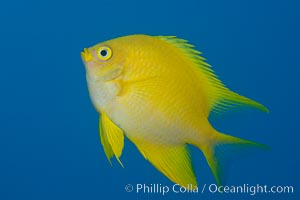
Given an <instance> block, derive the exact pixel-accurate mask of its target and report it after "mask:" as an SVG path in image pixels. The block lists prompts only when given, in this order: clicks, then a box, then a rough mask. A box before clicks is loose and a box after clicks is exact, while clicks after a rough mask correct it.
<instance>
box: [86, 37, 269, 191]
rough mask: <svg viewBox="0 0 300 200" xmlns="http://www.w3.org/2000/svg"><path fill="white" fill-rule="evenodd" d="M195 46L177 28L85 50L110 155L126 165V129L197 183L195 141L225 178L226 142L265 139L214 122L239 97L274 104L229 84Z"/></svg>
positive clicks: (182, 177)
mask: <svg viewBox="0 0 300 200" xmlns="http://www.w3.org/2000/svg"><path fill="white" fill-rule="evenodd" d="M193 47H194V46H193V45H191V44H188V43H187V41H186V40H183V39H179V38H177V37H174V36H149V35H129V36H124V37H120V38H116V39H113V40H109V41H106V42H103V43H99V44H97V45H95V46H93V47H90V48H85V49H84V51H83V52H82V53H81V57H82V60H83V62H84V65H85V69H86V78H87V83H88V89H89V94H90V97H91V100H92V103H93V105H94V107H95V108H96V110H97V111H98V112H99V113H100V122H99V129H100V139H101V143H102V145H103V148H104V151H105V154H106V156H107V158H108V160H109V161H110V159H111V158H112V157H113V156H115V157H116V159H117V160H118V161H119V163H120V164H121V165H122V163H121V161H120V157H121V154H122V149H123V146H124V135H125V136H126V137H127V138H128V139H129V140H130V141H131V142H133V143H134V144H135V145H136V147H137V148H138V150H139V151H140V152H141V154H142V155H143V156H144V157H145V159H147V160H148V161H149V162H150V163H152V164H153V165H154V166H155V167H156V168H157V169H158V170H159V171H160V172H161V173H163V174H164V175H165V176H166V177H168V178H169V179H170V180H171V181H173V182H175V183H178V184H180V185H181V186H188V185H194V186H196V185H197V182H196V178H195V175H194V172H193V167H192V164H191V159H190V154H189V152H188V149H187V144H190V145H194V146H196V147H198V148H199V149H200V150H201V151H202V152H203V154H204V156H205V158H206V160H207V163H208V165H209V167H210V168H211V170H212V173H213V175H214V177H215V179H216V181H217V183H218V184H222V181H223V177H224V175H223V167H224V166H223V165H222V164H223V158H224V154H226V152H223V151H222V150H223V148H222V147H223V146H228V145H227V144H230V145H231V146H236V147H239V146H250V147H251V146H258V147H265V146H264V145H261V144H258V143H254V142H251V141H247V140H243V139H239V138H236V137H232V136H229V135H226V134H223V133H220V132H219V131H217V130H216V129H214V128H213V127H212V126H211V124H210V122H209V120H208V117H209V114H210V113H211V112H212V111H216V112H221V111H223V110H224V109H227V108H231V107H233V106H237V105H242V106H248V107H249V106H250V107H256V108H258V109H260V110H262V111H265V112H268V110H267V108H265V107H264V106H263V105H262V104H260V103H258V102H255V101H253V100H251V99H248V98H246V97H244V96H240V95H239V94H237V93H234V92H232V91H230V90H229V89H228V88H226V86H225V85H224V84H223V83H222V82H221V81H220V80H219V79H218V77H217V76H216V75H215V74H214V72H213V70H212V69H211V67H210V65H209V64H207V63H206V62H205V61H204V60H205V59H204V58H203V57H201V56H200V54H201V53H200V52H198V51H197V50H195V49H194V48H193ZM230 145H229V146H230ZM217 147H218V148H217ZM219 147H220V148H219ZM225 156H226V155H225ZM122 166H123V165H122Z"/></svg>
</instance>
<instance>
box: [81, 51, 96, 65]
mask: <svg viewBox="0 0 300 200" xmlns="http://www.w3.org/2000/svg"><path fill="white" fill-rule="evenodd" d="M80 54H81V58H82V60H83V61H84V62H90V61H91V60H93V59H94V58H93V55H92V54H91V52H90V51H89V49H88V48H84V49H83V51H82V52H81V53H80Z"/></svg>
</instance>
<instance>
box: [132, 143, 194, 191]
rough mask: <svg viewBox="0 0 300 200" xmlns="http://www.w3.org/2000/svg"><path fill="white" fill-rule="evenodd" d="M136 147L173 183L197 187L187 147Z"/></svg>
mask: <svg viewBox="0 0 300 200" xmlns="http://www.w3.org/2000/svg"><path fill="white" fill-rule="evenodd" d="M134 143H135V142H134ZM135 144H136V143H135ZM136 146H137V147H138V149H139V150H140V152H141V153H142V155H143V156H144V157H145V159H147V160H149V162H150V163H152V164H153V165H154V166H155V167H156V168H157V169H158V170H159V171H160V172H162V173H163V174H164V175H165V176H167V177H168V178H169V179H170V180H171V181H173V182H175V183H178V184H179V185H181V186H185V187H187V186H188V185H189V184H192V185H193V186H197V182H196V178H195V175H194V172H193V168H192V164H191V160H190V155H189V152H188V150H187V149H186V146H185V145H181V146H163V145H157V144H155V145H154V144H145V143H143V144H142V145H139V144H136Z"/></svg>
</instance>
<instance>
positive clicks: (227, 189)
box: [125, 183, 294, 195]
mask: <svg viewBox="0 0 300 200" xmlns="http://www.w3.org/2000/svg"><path fill="white" fill-rule="evenodd" d="M125 191H126V192H134V193H136V194H160V195H167V194H170V193H174V194H179V193H181V194H182V193H186V194H204V193H210V194H248V195H256V194H293V193H294V187H293V186H291V185H289V186H288V185H285V186H280V185H273V186H268V185H263V184H256V185H250V184H243V185H231V186H229V185H224V186H218V185H217V184H204V185H202V186H198V187H197V186H193V185H187V186H186V187H182V186H180V185H178V184H174V185H163V184H158V183H153V184H142V183H137V184H134V185H132V184H127V185H126V186H125Z"/></svg>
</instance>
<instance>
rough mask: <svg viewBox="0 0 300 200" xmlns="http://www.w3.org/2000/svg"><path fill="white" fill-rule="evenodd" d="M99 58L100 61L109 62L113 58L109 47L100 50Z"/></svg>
mask: <svg viewBox="0 0 300 200" xmlns="http://www.w3.org/2000/svg"><path fill="white" fill-rule="evenodd" d="M97 56H98V58H99V59H100V60H104V61H105V60H108V59H110V58H111V56H112V51H111V49H110V48H109V47H107V46H102V47H100V48H99V49H98V51H97Z"/></svg>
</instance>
